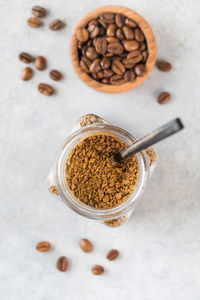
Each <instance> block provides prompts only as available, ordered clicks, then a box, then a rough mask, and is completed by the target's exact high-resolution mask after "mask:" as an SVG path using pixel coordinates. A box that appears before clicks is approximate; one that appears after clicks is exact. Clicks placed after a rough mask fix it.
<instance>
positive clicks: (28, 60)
mask: <svg viewBox="0 0 200 300" xmlns="http://www.w3.org/2000/svg"><path fill="white" fill-rule="evenodd" d="M19 59H20V60H21V61H23V62H24V63H25V64H30V63H31V62H32V61H33V60H34V58H33V57H32V56H31V55H30V54H28V53H26V52H21V53H20V54H19Z"/></svg>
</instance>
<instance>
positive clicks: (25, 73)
mask: <svg viewBox="0 0 200 300" xmlns="http://www.w3.org/2000/svg"><path fill="white" fill-rule="evenodd" d="M32 14H33V15H34V17H31V18H29V19H28V20H27V24H28V25H29V26H30V27H32V28H39V27H41V25H42V22H41V21H40V20H39V19H38V18H44V17H45V16H46V10H45V8H43V7H41V6H38V5H35V6H34V7H33V8H32ZM63 26H64V23H63V22H62V21H61V20H59V19H55V20H53V21H52V22H51V23H50V24H49V28H50V29H51V30H53V31H56V30H59V29H61V28H62V27H63ZM19 59H20V60H21V61H22V62H24V63H26V64H30V63H32V62H34V63H35V67H36V69H37V70H39V71H43V70H45V69H46V66H47V63H46V59H45V58H44V57H43V56H37V57H35V58H34V57H33V56H31V55H30V54H29V53H26V52H21V53H20V54H19ZM33 73H34V72H33V69H32V68H30V67H26V68H24V69H23V70H22V73H21V79H22V80H24V81H28V80H30V79H31V78H32V77H33ZM49 76H50V78H51V79H52V80H54V81H59V80H60V79H61V78H62V74H61V73H60V72H59V71H57V70H51V71H50V73H49ZM38 91H39V92H40V93H41V94H43V95H46V96H51V95H53V94H54V88H53V87H52V86H51V85H49V84H47V83H40V84H39V85H38Z"/></svg>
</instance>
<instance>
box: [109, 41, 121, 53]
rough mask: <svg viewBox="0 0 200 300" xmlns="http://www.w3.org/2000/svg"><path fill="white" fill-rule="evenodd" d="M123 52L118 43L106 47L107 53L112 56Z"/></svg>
mask: <svg viewBox="0 0 200 300" xmlns="http://www.w3.org/2000/svg"><path fill="white" fill-rule="evenodd" d="M123 51H124V49H123V46H122V45H121V44H120V43H110V44H109V45H108V52H109V53H112V54H113V55H114V54H122V53H123Z"/></svg>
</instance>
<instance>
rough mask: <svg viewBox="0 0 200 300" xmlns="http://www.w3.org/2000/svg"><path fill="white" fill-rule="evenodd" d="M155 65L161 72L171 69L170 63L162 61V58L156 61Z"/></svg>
mask: <svg viewBox="0 0 200 300" xmlns="http://www.w3.org/2000/svg"><path fill="white" fill-rule="evenodd" d="M157 67H158V69H159V70H160V71H162V72H169V71H171V69H172V65H171V64H170V63H169V62H167V61H164V60H163V61H160V62H158V64H157Z"/></svg>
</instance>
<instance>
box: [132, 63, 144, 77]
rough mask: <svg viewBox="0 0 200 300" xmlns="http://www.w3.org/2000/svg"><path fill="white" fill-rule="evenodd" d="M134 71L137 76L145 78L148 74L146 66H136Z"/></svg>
mask: <svg viewBox="0 0 200 300" xmlns="http://www.w3.org/2000/svg"><path fill="white" fill-rule="evenodd" d="M134 71H135V74H136V75H137V76H143V75H144V74H145V73H146V68H145V65H143V64H138V65H137V66H135V68H134Z"/></svg>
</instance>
